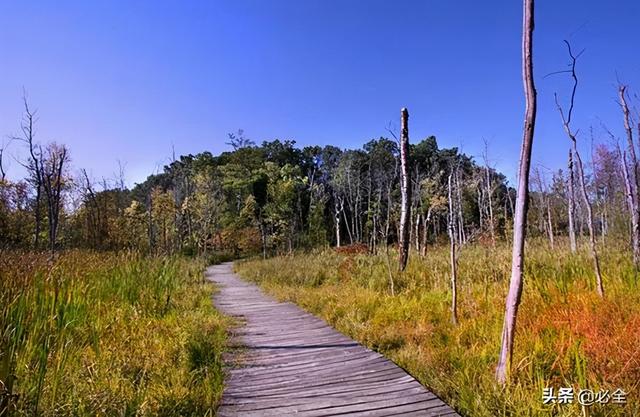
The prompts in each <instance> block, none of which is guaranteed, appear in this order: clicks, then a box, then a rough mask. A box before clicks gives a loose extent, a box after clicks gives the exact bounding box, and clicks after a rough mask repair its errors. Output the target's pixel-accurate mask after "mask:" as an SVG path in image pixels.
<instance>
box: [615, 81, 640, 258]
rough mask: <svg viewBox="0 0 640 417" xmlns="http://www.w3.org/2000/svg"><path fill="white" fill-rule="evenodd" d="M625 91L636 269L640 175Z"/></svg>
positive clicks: (623, 104)
mask: <svg viewBox="0 0 640 417" xmlns="http://www.w3.org/2000/svg"><path fill="white" fill-rule="evenodd" d="M625 91H626V87H625V86H623V85H621V86H620V87H619V91H618V92H619V96H620V106H621V107H622V115H623V119H624V130H625V132H626V134H627V146H628V152H629V156H630V158H631V161H630V162H631V172H629V170H628V168H627V164H626V162H623V163H624V165H625V170H626V174H625V175H626V176H629V179H626V177H625V185H626V183H627V182H628V184H629V185H628V186H627V189H628V190H627V193H628V194H630V195H631V199H630V200H629V201H630V203H631V242H632V243H631V245H632V251H633V263H634V265H635V266H636V268H638V267H640V195H639V194H638V187H639V185H640V184H639V180H640V178H639V173H638V169H639V167H638V159H637V157H636V149H635V145H634V143H633V130H632V128H631V122H630V120H629V106H628V105H627V100H626V97H625Z"/></svg>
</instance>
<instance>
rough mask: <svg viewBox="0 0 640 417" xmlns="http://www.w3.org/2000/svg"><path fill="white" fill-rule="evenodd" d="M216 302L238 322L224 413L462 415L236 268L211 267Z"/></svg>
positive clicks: (229, 360)
mask: <svg viewBox="0 0 640 417" xmlns="http://www.w3.org/2000/svg"><path fill="white" fill-rule="evenodd" d="M207 278H208V279H209V280H211V281H213V282H215V283H216V284H217V286H218V289H219V291H218V292H217V293H216V294H215V295H214V304H215V305H216V306H217V308H218V309H220V310H221V311H222V312H223V313H225V314H227V315H230V316H233V317H235V318H237V320H238V323H239V325H238V327H237V328H235V329H234V330H233V331H232V335H231V337H230V340H231V343H232V344H235V346H236V347H238V348H239V349H238V350H235V351H233V352H232V353H230V354H226V355H225V361H226V362H227V363H228V364H231V365H232V366H233V367H232V368H230V369H228V370H227V378H226V382H225V390H224V393H223V396H222V401H221V404H220V406H219V408H218V412H217V415H219V416H223V417H224V416H229V417H235V416H247V417H252V416H255V417H258V416H259V417H276V416H286V415H293V414H295V415H297V416H305V417H315V416H392V415H398V416H412V415H415V416H458V414H456V412H455V411H454V410H453V409H452V408H451V407H449V406H448V405H446V404H445V403H444V402H443V401H442V400H441V399H440V398H438V397H437V396H436V395H434V394H433V393H431V392H430V391H428V390H427V389H426V388H425V387H423V386H422V385H421V384H420V383H419V382H418V381H416V380H415V379H414V378H413V377H412V376H410V375H409V374H407V373H406V371H404V370H403V369H401V368H400V367H398V366H397V365H395V364H394V363H393V362H391V361H389V360H388V359H386V358H384V357H383V356H382V355H380V354H378V353H376V352H373V351H371V350H369V349H367V348H365V347H364V346H362V345H360V344H359V343H357V342H355V341H354V340H352V339H351V338H349V337H347V336H345V335H343V334H341V333H339V332H337V331H336V330H335V329H333V328H331V327H330V326H329V325H327V324H326V323H325V322H324V321H323V320H321V319H319V318H318V317H315V316H313V315H311V314H309V313H307V312H305V311H303V310H302V309H300V308H299V307H297V306H296V305H294V304H291V303H281V302H278V301H276V300H274V299H273V298H271V297H269V296H267V295H265V294H264V293H262V291H261V290H260V289H259V288H258V287H256V286H255V285H252V284H250V283H247V282H245V281H242V280H241V279H240V278H239V277H238V276H237V275H235V274H234V273H233V272H232V265H231V264H230V263H227V264H222V265H217V266H213V267H210V268H208V269H207Z"/></svg>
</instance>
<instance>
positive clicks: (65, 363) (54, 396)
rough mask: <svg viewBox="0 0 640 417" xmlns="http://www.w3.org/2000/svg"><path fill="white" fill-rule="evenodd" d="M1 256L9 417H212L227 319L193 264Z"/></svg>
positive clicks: (121, 257)
mask: <svg viewBox="0 0 640 417" xmlns="http://www.w3.org/2000/svg"><path fill="white" fill-rule="evenodd" d="M1 256H2V261H1V262H2V263H1V269H0V271H1V274H2V276H1V282H2V286H1V288H0V331H1V332H2V333H1V334H0V336H1V338H0V380H1V381H3V384H4V385H5V390H4V392H2V390H0V393H1V394H0V399H1V400H2V405H3V406H4V407H6V408H7V409H8V410H9V411H10V412H11V414H12V415H42V416H64V415H74V416H84V415H87V416H88V415H91V416H96V415H97V416H114V415H122V416H124V415H131V416H133V415H135V416H156V415H167V416H178V415H180V416H187V415H194V416H196V415H197V416H202V415H213V413H214V408H215V405H216V403H217V401H218V400H219V398H220V395H221V392H222V368H221V358H220V355H221V352H222V350H223V348H224V341H225V332H224V328H225V325H226V322H225V319H223V318H222V317H221V316H220V315H219V314H217V313H216V311H215V310H214V309H213V307H212V305H211V301H210V296H211V290H212V288H211V287H210V286H209V285H207V284H205V283H204V280H203V276H202V270H203V266H204V264H203V263H202V262H200V261H195V260H186V259H181V258H164V259H157V258H147V257H142V256H139V255H136V254H126V253H123V254H114V253H97V252H90V251H68V252H63V253H61V254H59V255H57V256H56V257H55V259H50V258H49V255H47V254H35V253H29V252H22V253H21V252H5V253H2V254H1ZM1 385H2V384H0V387H1ZM1 408H2V407H0V409H1ZM0 414H2V413H1V412H0Z"/></svg>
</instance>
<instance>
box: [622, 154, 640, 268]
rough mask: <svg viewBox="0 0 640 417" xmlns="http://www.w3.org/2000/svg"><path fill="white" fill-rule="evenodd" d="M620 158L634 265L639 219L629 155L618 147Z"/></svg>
mask: <svg viewBox="0 0 640 417" xmlns="http://www.w3.org/2000/svg"><path fill="white" fill-rule="evenodd" d="M618 156H619V158H620V165H621V166H622V177H623V178H624V189H625V199H626V201H627V209H628V210H629V218H630V219H631V230H630V234H631V247H632V249H633V259H634V263H635V260H636V251H637V250H638V241H637V240H636V239H635V234H634V230H635V229H636V228H637V227H638V223H637V219H636V217H635V204H634V202H633V196H634V191H633V190H634V188H633V184H632V183H631V178H630V174H629V165H628V162H627V153H626V152H622V151H621V150H620V146H618Z"/></svg>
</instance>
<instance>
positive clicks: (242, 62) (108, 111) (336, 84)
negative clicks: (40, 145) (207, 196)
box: [0, 0, 640, 183]
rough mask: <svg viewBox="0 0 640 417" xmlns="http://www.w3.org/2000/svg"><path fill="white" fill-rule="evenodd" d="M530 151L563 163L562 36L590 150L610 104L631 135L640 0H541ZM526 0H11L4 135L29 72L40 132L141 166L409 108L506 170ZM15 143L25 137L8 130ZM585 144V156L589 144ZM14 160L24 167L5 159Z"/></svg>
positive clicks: (85, 161)
mask: <svg viewBox="0 0 640 417" xmlns="http://www.w3.org/2000/svg"><path fill="white" fill-rule="evenodd" d="M536 6H537V13H536V20H537V22H536V31H535V35H534V36H535V51H534V52H535V58H534V60H535V63H534V65H535V73H536V82H537V87H538V93H539V95H538V97H539V118H538V127H537V130H536V138H535V144H534V160H535V162H536V163H541V164H543V165H545V166H547V167H549V168H554V169H555V168H558V167H563V166H564V165H565V158H566V153H567V147H568V141H567V139H566V138H565V137H564V136H563V132H562V129H561V125H560V121H559V116H558V114H557V112H556V109H555V105H554V103H553V93H554V91H558V92H559V93H560V94H561V95H562V97H565V98H566V96H567V94H568V93H569V88H570V85H571V84H570V79H569V78H568V77H566V75H558V76H554V77H548V78H543V76H544V75H545V74H548V73H550V72H553V71H557V70H562V69H565V65H566V63H567V56H566V52H565V47H564V44H563V43H562V40H563V39H569V40H570V41H571V42H572V43H573V45H574V48H575V49H576V50H580V49H582V48H586V51H585V53H584V54H583V56H582V57H581V58H580V60H579V63H578V71H579V75H580V78H581V85H580V87H579V91H578V97H577V103H576V110H575V123H576V127H581V129H582V132H583V133H582V137H581V138H582V140H583V145H585V152H588V146H586V145H587V144H588V140H589V139H588V127H589V125H590V124H594V125H596V126H598V125H599V124H600V119H602V120H603V121H604V122H605V123H607V124H608V125H609V126H610V128H612V130H614V132H616V133H617V134H621V133H622V132H621V116H620V112H619V108H618V106H617V105H616V102H615V98H616V97H615V96H616V90H615V85H616V76H618V77H619V78H620V79H621V80H623V81H624V82H626V83H628V84H630V85H631V89H632V90H633V91H635V92H640V54H638V46H637V41H638V39H640V33H639V32H640V26H638V25H637V22H638V21H639V20H640V3H639V2H638V1H637V0H620V1H617V2H603V1H587V0H566V1H549V0H547V1H541V0H539V1H538V2H537V5H536ZM520 42H521V4H520V1H515V0H511V1H507V0H500V1H498V0H496V1H490V2H479V1H475V0H460V1H445V0H441V1H430V0H421V1H390V0H389V1H355V0H347V1H340V2H339V1H336V0H324V1H312V0H304V1H279V0H269V1H257V0H256V1H242V0H240V1H239V0H235V1H199V2H196V1H172V2H166V1H121V2H116V1H88V2H87V1H60V2H50V1H33V2H24V1H22V2H21V1H14V2H9V1H4V2H2V3H0V134H2V135H8V134H11V133H15V132H17V131H18V129H19V120H20V116H21V111H22V108H21V95H22V88H23V86H24V87H25V88H26V89H27V91H28V94H29V98H30V101H31V103H32V106H34V107H36V108H37V109H38V110H39V116H40V120H39V124H38V139H39V140H40V141H42V142H46V141H50V140H55V141H59V142H63V143H66V144H67V145H69V147H70V149H71V152H72V158H73V163H74V166H75V167H84V168H87V169H88V170H89V171H90V172H91V173H92V174H93V175H94V176H95V177H101V176H107V177H109V176H111V175H112V173H113V172H114V171H115V170H116V167H117V163H116V161H117V160H118V159H120V160H122V161H124V162H126V164H127V167H126V170H127V177H128V180H129V182H130V183H131V182H134V181H135V182H139V181H141V180H143V179H144V178H145V177H146V175H147V174H149V173H150V172H153V171H154V170H156V169H157V167H158V166H161V165H162V164H163V163H165V162H166V161H167V159H168V157H169V156H170V155H171V148H172V145H174V146H175V150H176V153H178V154H183V153H195V152H199V151H202V150H209V151H212V152H214V153H219V152H221V151H223V150H224V149H226V148H227V146H226V145H225V144H224V142H225V141H226V134H227V133H228V132H232V131H235V130H237V129H238V128H243V129H244V130H245V132H246V136H248V137H250V138H251V139H254V140H255V141H256V142H261V141H262V140H266V139H275V138H280V139H295V140H296V141H297V142H298V144H299V145H301V146H303V145H307V144H321V145H323V144H334V145H339V146H343V147H359V146H361V145H362V144H363V143H364V142H366V141H367V140H369V139H371V138H375V137H379V136H381V135H385V134H386V132H385V128H386V126H387V125H388V123H389V122H390V121H393V122H395V121H396V120H397V119H398V117H399V110H400V108H401V107H404V106H406V107H408V108H409V111H410V114H411V119H410V129H411V140H412V141H414V142H415V141H418V140H419V139H422V138H423V137H425V136H428V135H431V134H434V135H436V136H437V137H438V140H439V143H440V145H441V146H446V147H450V146H460V147H461V148H462V149H463V151H465V152H467V153H469V154H472V155H476V156H479V155H480V152H481V149H482V138H483V137H484V138H487V139H488V140H489V141H490V156H491V158H492V162H493V164H494V165H496V166H497V168H498V169H500V170H502V171H503V172H505V173H506V174H508V175H509V176H510V177H512V176H513V174H514V172H515V168H516V166H517V160H518V156H519V149H520V142H521V130H522V119H523V107H524V102H523V93H522V81H521V75H520V74H521V69H520V66H521V63H520ZM11 152H12V153H13V154H14V155H16V157H19V155H20V154H21V145H20V144H16V143H14V144H12V147H11ZM587 156H588V155H587ZM10 163H11V167H10V173H11V174H13V176H14V177H15V176H19V175H21V174H22V173H21V171H20V167H19V166H18V164H17V163H16V162H13V161H10Z"/></svg>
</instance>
